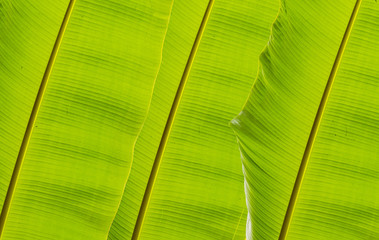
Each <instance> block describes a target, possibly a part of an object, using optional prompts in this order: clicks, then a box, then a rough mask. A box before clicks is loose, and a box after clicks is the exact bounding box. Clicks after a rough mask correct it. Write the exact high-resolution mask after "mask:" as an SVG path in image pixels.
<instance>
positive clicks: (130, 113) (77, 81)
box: [1, 0, 172, 239]
mask: <svg viewBox="0 0 379 240" xmlns="http://www.w3.org/2000/svg"><path fill="white" fill-rule="evenodd" d="M33 3H35V4H36V5H31V6H29V1H22V2H21V1H13V2H9V3H8V2H7V3H6V4H7V5H5V6H8V5H9V8H12V9H14V12H15V13H18V12H20V13H22V12H23V11H25V12H26V14H15V15H13V14H12V15H11V16H12V17H10V18H15V20H12V21H11V20H9V22H11V23H12V26H10V28H8V29H7V32H6V33H7V34H8V35H9V37H7V38H4V40H3V38H2V41H4V43H2V44H1V46H4V47H2V49H3V50H2V51H4V52H6V53H7V54H8V55H12V56H13V53H14V54H15V55H14V56H15V58H14V59H12V58H9V59H7V61H5V60H4V62H3V61H2V63H3V64H2V65H1V66H2V68H3V69H11V68H15V67H18V66H19V65H20V63H22V62H23V61H26V62H27V63H28V65H27V68H26V69H25V71H33V68H36V69H37V71H36V74H35V75H28V74H25V76H24V75H22V74H20V78H22V77H24V79H21V80H19V81H16V82H12V81H11V80H12V79H13V77H12V78H11V79H10V83H9V84H10V87H14V88H15V89H21V90H22V91H25V92H28V94H30V95H31V96H30V97H27V98H20V103H19V105H20V106H23V105H24V106H25V107H24V108H23V109H21V110H19V111H20V112H22V113H23V115H20V116H17V111H18V109H17V105H16V106H12V108H15V109H17V111H16V112H15V113H12V110H10V112H11V114H13V115H11V116H13V119H15V118H16V117H22V119H20V121H19V122H17V121H15V122H17V125H18V124H19V125H21V126H17V125H16V123H15V124H14V125H16V126H17V127H18V128H19V129H20V130H19V131H18V132H14V134H15V136H14V137H13V136H12V134H13V132H11V133H9V134H8V135H1V142H2V143H3V142H6V141H14V142H12V145H13V146H14V147H13V148H12V149H11V150H9V151H13V152H14V149H17V146H20V145H21V143H20V140H21V139H22V135H21V134H20V133H21V132H22V130H23V129H25V128H26V125H25V123H26V122H27V119H28V118H26V115H27V114H28V113H29V112H30V108H31V106H32V105H33V102H31V100H32V99H33V98H34V97H35V95H34V97H33V94H36V91H35V89H36V88H38V85H39V83H38V81H41V79H42V76H41V74H40V72H41V67H42V66H43V65H44V64H46V65H48V68H47V69H49V68H51V75H50V73H49V71H48V70H47V75H46V74H45V77H44V81H42V82H43V84H42V86H44V85H45V86H46V89H42V91H40V92H39V94H38V97H37V99H41V100H42V101H40V102H38V100H37V101H36V106H35V107H34V108H33V113H32V116H33V115H34V116H35V122H34V120H33V121H32V123H31V124H29V125H28V127H27V128H28V129H29V131H30V141H29V137H26V140H24V141H23V146H24V147H21V151H20V152H24V153H25V156H24V157H22V158H20V159H18V163H19V165H20V171H19V173H18V172H15V173H16V174H13V178H12V180H10V179H9V174H8V175H7V176H6V177H7V179H3V176H2V181H3V182H2V186H4V185H8V183H9V181H11V182H12V183H11V188H12V189H14V191H8V196H7V201H8V204H6V205H7V206H5V208H3V211H2V219H1V226H2V227H1V230H2V231H1V234H2V235H1V236H2V239H104V238H106V236H107V234H108V230H109V228H110V226H111V222H112V220H113V218H114V215H115V214H116V211H117V208H118V205H119V202H120V199H121V196H122V193H123V189H124V185H125V182H126V180H127V177H128V172H129V170H130V167H131V160H132V149H133V147H134V143H135V140H136V137H137V135H138V133H139V131H140V128H141V127H142V123H143V121H144V119H145V116H146V114H147V106H148V104H149V103H150V98H151V94H152V89H153V85H154V81H155V77H156V75H157V72H158V69H159V66H160V62H161V48H162V44H163V39H164V36H165V33H166V29H167V24H168V16H169V14H170V11H171V6H172V1H162V0H159V1H158V0H157V1H149V2H148V3H147V2H139V1H134V2H132V1H127V2H112V1H109V2H108V1H107V2H104V1H84V0H77V1H71V2H70V4H71V5H70V6H71V7H70V8H69V9H68V12H67V14H66V16H65V21H64V23H65V22H68V24H67V28H66V27H64V26H65V24H63V25H62V26H63V27H62V28H61V30H60V33H61V36H58V38H57V39H58V40H57V44H55V46H54V50H53V54H52V58H51V59H50V60H49V63H47V62H46V60H47V58H46V52H49V51H51V49H52V48H51V47H52V44H53V43H51V41H46V45H47V46H45V44H42V45H43V46H42V47H41V52H42V53H43V54H42V53H41V54H42V55H41V59H40V60H39V61H33V58H32V57H28V58H23V57H22V56H20V57H17V48H16V47H13V46H12V43H13V41H15V42H17V41H26V42H27V41H28V39H29V38H36V40H31V42H30V43H28V45H30V49H29V48H26V49H24V51H23V52H22V54H25V55H27V56H29V55H32V54H33V53H34V52H35V51H36V52H39V51H40V50H39V48H38V45H37V44H35V42H36V41H38V40H39V39H40V38H43V37H44V36H45V32H44V31H41V29H44V28H48V27H45V24H46V22H48V18H53V19H55V18H58V19H56V20H55V22H57V23H58V21H59V18H60V19H62V16H61V15H60V16H59V17H53V16H55V15H56V13H64V12H65V10H66V9H67V1H66V2H65V3H66V5H65V4H64V2H63V3H60V4H59V5H58V3H57V5H56V7H51V9H52V12H51V14H48V15H47V17H46V18H42V19H41V20H40V19H39V15H40V14H39V11H37V10H35V9H34V7H35V6H38V3H39V0H38V1H33ZM43 4H44V5H46V6H50V5H51V2H50V3H45V2H44V3H43ZM3 6H4V5H3ZM54 6H55V5H54ZM41 9H42V10H44V11H46V12H49V8H41ZM58 9H59V10H58ZM71 10H72V11H71ZM6 14H10V12H8V11H7V12H5V15H6ZM44 14H46V13H44ZM42 15H43V14H42ZM37 19H38V20H37ZM34 20H36V21H37V22H36V23H33V24H34V27H33V28H32V29H31V30H30V33H29V31H26V32H24V33H20V32H19V31H20V30H18V28H25V27H24V26H23V24H24V25H26V24H28V23H31V22H33V21H34ZM1 22H2V24H3V25H4V27H6V26H7V24H8V21H1ZM55 22H52V24H51V26H49V28H48V29H49V30H50V33H48V34H46V38H47V39H48V40H51V39H52V36H53V35H54V33H56V32H57V31H58V30H59V29H57V28H56V25H57V24H55ZM50 28H51V29H50ZM141 29H143V30H141ZM38 31H41V32H40V33H35V32H38ZM13 38H15V39H13ZM18 38H19V39H18ZM7 39H9V40H7ZM59 39H61V40H62V41H61V43H60V41H59ZM42 43H43V42H42ZM20 45H21V46H22V44H20ZM49 47H50V50H49V49H48V48H49ZM55 52H57V55H56V57H55V55H54V54H55ZM2 60H3V59H2ZM46 65H45V66H46ZM38 71H39V72H38ZM9 72H11V73H13V72H17V71H15V70H14V71H12V70H9ZM11 73H9V74H11ZM30 79H31V80H30ZM3 82H4V83H3ZM44 82H45V84H44ZM25 83H26V84H30V85H33V86H32V88H33V89H32V90H33V91H28V87H26V86H24V85H23V84H25ZM2 84H7V82H5V81H2ZM11 84H14V85H11ZM26 84H25V85H26ZM42 88H43V87H42ZM2 91H3V89H2ZM4 92H5V94H7V95H5V96H4V97H3V95H2V102H3V101H9V99H7V97H8V95H9V97H10V99H11V100H13V101H14V102H16V103H17V101H15V100H14V97H13V99H12V98H11V97H12V94H14V92H16V93H17V95H20V96H22V95H23V92H20V93H18V92H17V91H16V90H12V89H9V91H5V90H4ZM33 100H34V99H33ZM8 105H11V102H10V103H9V104H8ZM5 114H6V112H4V113H3V112H2V116H1V119H2V122H1V126H2V127H3V128H5V127H8V124H7V123H8V122H11V121H12V120H13V119H12V118H11V119H10V120H5V121H4V122H3V119H7V117H6V115H5ZM24 118H26V119H24ZM31 119H32V118H31ZM11 126H12V124H10V126H9V127H11ZM21 155H22V154H21ZM5 158H6V160H3V159H2V161H1V162H2V164H4V165H6V167H7V168H8V169H11V168H12V167H13V164H14V162H15V160H16V158H15V154H14V153H12V154H8V155H7V156H5ZM12 163H13V164H12ZM12 186H13V187H12ZM3 189H4V188H2V191H4V190H3Z"/></svg>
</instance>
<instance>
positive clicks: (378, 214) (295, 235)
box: [232, 0, 379, 239]
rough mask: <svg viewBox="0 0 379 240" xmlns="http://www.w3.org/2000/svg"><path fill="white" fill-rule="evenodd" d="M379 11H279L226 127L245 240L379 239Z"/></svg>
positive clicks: (290, 4) (340, 7)
mask: <svg viewBox="0 0 379 240" xmlns="http://www.w3.org/2000/svg"><path fill="white" fill-rule="evenodd" d="M378 19H379V5H378V4H376V3H375V2H373V1H371V0H363V1H362V4H361V1H357V2H356V1H323V2H322V3H321V2H310V1H296V0H287V1H285V2H283V3H282V8H281V11H280V14H279V16H278V18H277V20H276V22H275V23H274V25H273V29H272V35H271V40H270V42H269V44H268V46H267V47H266V49H265V51H264V52H263V54H262V55H261V57H260V71H259V74H258V77H257V79H256V82H255V85H254V87H253V89H252V92H251V94H250V97H249V99H248V102H247V103H246V105H245V106H244V108H243V111H242V112H241V113H240V115H239V116H238V117H237V118H235V119H234V120H233V121H232V126H233V128H234V130H235V132H236V134H237V137H238V141H239V146H240V150H241V153H242V160H243V165H244V172H245V181H246V183H247V184H246V194H247V201H248V210H249V215H250V222H249V224H250V226H251V228H250V232H248V233H247V235H248V238H249V239H253V238H255V239H277V238H278V237H279V236H280V239H285V238H288V239H378V238H379V231H378V229H379V225H378V223H379V195H378V192H379V189H378V186H379V181H378V175H379V165H378V161H377V160H378V142H379V137H378V134H377V132H378V131H379V121H378V119H379V111H378V109H379V98H378V89H379V82H378V79H379V71H378V64H379V49H378V45H377V43H378V42H379V34H378V33H379V22H378Z"/></svg>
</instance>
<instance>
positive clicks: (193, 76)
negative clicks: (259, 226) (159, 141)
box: [125, 1, 278, 239]
mask: <svg viewBox="0 0 379 240" xmlns="http://www.w3.org/2000/svg"><path fill="white" fill-rule="evenodd" d="M275 3H276V4H277V2H276V1H273V2H261V1H246V2H244V1H236V2H231V1H215V2H214V5H213V7H212V11H211V14H210V16H209V20H208V23H207V24H206V26H205V30H204V33H203V35H202V38H201V41H200V45H199V48H198V50H197V52H196V56H195V59H194V62H193V65H192V68H191V71H190V73H189V77H188V80H187V82H186V85H185V87H184V91H183V95H182V97H181V100H180V103H179V106H178V110H177V113H176V115H175V119H174V121H173V125H172V129H171V132H170V134H169V137H168V141H167V145H166V146H165V148H164V153H163V157H162V159H161V164H160V167H159V170H158V173H157V176H156V180H155V182H154V185H153V189H152V193H151V196H150V201H149V204H148V206H147V209H146V215H145V216H144V219H143V223H142V228H141V232H140V234H139V239H233V238H234V239H243V238H244V235H245V219H246V207H245V199H244V193H243V176H242V174H241V167H240V161H239V157H238V156H239V153H238V149H237V146H236V145H235V139H234V136H233V133H232V131H230V129H229V127H228V121H229V119H230V118H231V117H232V116H233V114H234V113H235V112H237V111H238V109H239V108H240V107H241V106H242V104H243V102H244V100H245V99H246V97H247V94H248V92H249V89H250V87H251V84H252V76H254V74H256V71H257V59H258V55H259V53H260V49H262V48H263V46H264V45H265V44H266V42H267V39H268V36H269V26H270V25H271V24H272V22H273V20H274V18H275V15H276V13H277V9H278V6H277V5H276V4H275ZM174 9H175V3H174ZM171 20H172V19H171ZM170 24H173V22H172V21H170ZM169 28H170V26H169ZM145 126H146V125H145ZM146 131H147V130H146ZM137 143H138V142H137ZM146 143H147V142H146ZM147 146H150V145H147ZM137 149H138V148H136V151H137ZM145 161H146V160H145ZM133 170H134V168H133ZM133 170H132V171H133ZM125 194H127V192H126V193H125Z"/></svg>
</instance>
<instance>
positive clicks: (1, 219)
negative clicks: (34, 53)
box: [0, 0, 76, 239]
mask: <svg viewBox="0 0 379 240" xmlns="http://www.w3.org/2000/svg"><path fill="white" fill-rule="evenodd" d="M75 2H76V0H70V2H69V4H68V7H67V10H66V13H65V15H64V18H63V21H62V24H61V27H60V29H59V32H58V35H57V38H56V40H55V43H54V47H53V49H52V51H51V55H50V58H49V61H48V63H47V66H46V69H45V73H44V75H43V78H42V81H41V84H40V87H39V90H38V93H37V96H36V100H35V102H34V105H33V108H32V112H31V114H30V118H29V121H28V125H27V127H26V130H25V134H24V138H23V140H22V143H21V147H20V150H19V152H18V156H17V160H16V163H15V167H14V169H13V173H12V177H11V181H10V183H9V186H8V190H7V194H6V197H5V200H4V205H3V208H2V210H1V215H0V239H2V236H3V232H4V227H5V224H6V221H7V217H8V213H9V210H10V207H11V204H12V200H13V196H14V191H15V188H16V185H17V181H18V177H19V174H20V170H21V167H22V164H23V162H24V159H25V154H26V152H27V150H28V146H29V141H30V137H31V135H32V132H33V128H34V124H35V121H36V119H37V116H38V112H39V109H40V106H41V102H42V99H43V96H44V94H45V91H46V87H47V83H48V81H49V78H50V75H51V71H52V69H53V67H54V63H55V60H56V58H57V55H58V52H59V48H60V46H61V43H62V39H63V36H64V33H65V31H66V28H67V24H68V22H69V20H70V17H71V15H72V11H73V9H74V5H75Z"/></svg>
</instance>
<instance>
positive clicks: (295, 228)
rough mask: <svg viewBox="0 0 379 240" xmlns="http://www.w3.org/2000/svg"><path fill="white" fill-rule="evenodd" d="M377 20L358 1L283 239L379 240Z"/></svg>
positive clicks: (374, 6) (368, 5)
mask: <svg viewBox="0 0 379 240" xmlns="http://www.w3.org/2000/svg"><path fill="white" fill-rule="evenodd" d="M378 20H379V4H378V3H376V2H375V1H366V0H365V1H362V5H361V6H360V8H359V11H358V15H357V17H356V20H355V23H354V25H353V28H352V31H351V35H350V38H349V41H348V44H347V46H346V49H345V52H344V54H343V57H342V60H341V65H340V66H339V69H338V72H337V75H336V78H335V80H334V83H333V87H332V90H331V93H330V96H329V98H328V101H327V105H326V108H325V112H324V115H323V117H322V121H321V124H320V127H319V130H318V133H317V137H316V140H315V143H314V146H313V150H312V153H311V156H310V158H309V163H308V166H307V169H306V174H305V177H304V180H303V183H302V186H301V189H300V192H299V196H298V199H297V203H296V208H295V210H294V215H293V218H292V221H291V223H290V225H289V232H288V237H287V238H288V239H352V240H353V239H379V135H378V133H379V67H378V66H379V45H378V43H379V21H378ZM312 219H314V220H313V221H312ZM315 220H316V221H315Z"/></svg>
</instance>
